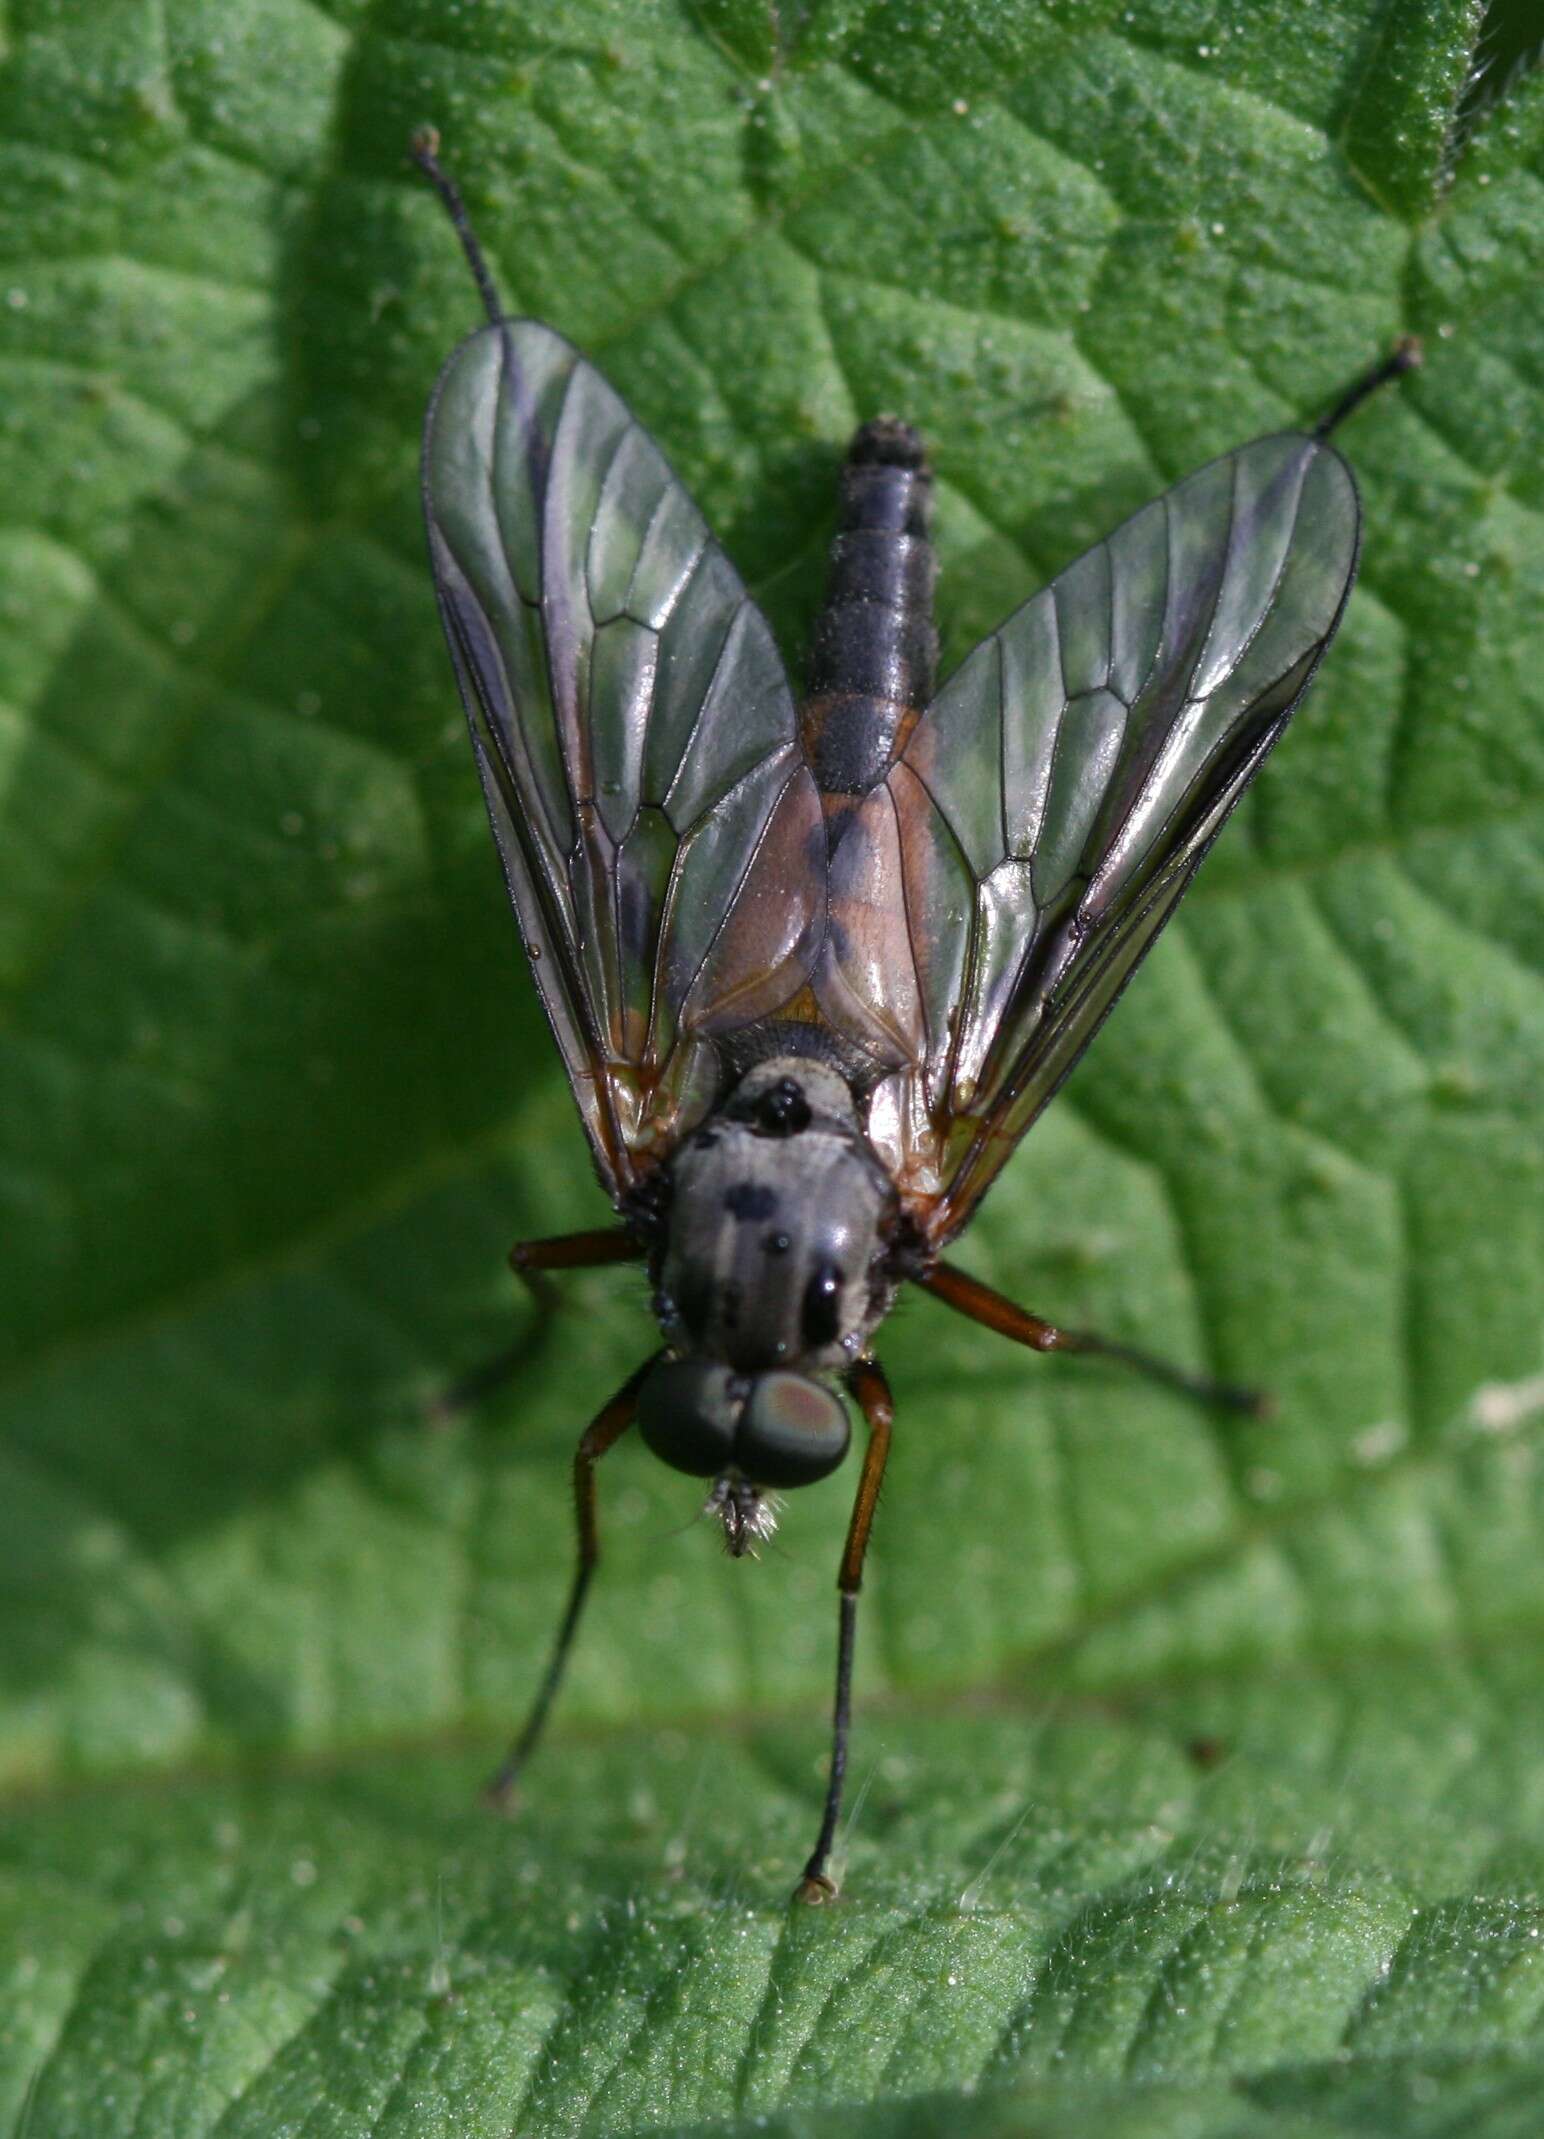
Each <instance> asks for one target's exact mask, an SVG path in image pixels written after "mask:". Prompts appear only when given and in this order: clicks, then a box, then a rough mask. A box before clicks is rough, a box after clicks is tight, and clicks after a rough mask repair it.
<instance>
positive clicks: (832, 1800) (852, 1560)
mask: <svg viewBox="0 0 1544 2139" xmlns="http://www.w3.org/2000/svg"><path fill="white" fill-rule="evenodd" d="M847 1386H848V1388H849V1389H850V1390H851V1391H852V1393H853V1396H854V1397H855V1398H856V1400H857V1403H858V1407H859V1409H860V1410H861V1411H862V1413H863V1416H864V1418H865V1419H866V1420H867V1421H868V1430H869V1440H868V1447H867V1448H866V1449H865V1451H864V1455H863V1475H862V1477H861V1478H860V1479H859V1480H858V1493H857V1498H856V1499H855V1500H854V1502H853V1506H852V1520H851V1522H850V1523H849V1524H848V1526H847V1544H846V1547H845V1549H844V1550H843V1553H842V1564H841V1569H840V1571H839V1573H838V1575H837V1578H836V1583H837V1591H838V1618H837V1637H836V1705H835V1711H834V1714H833V1716H832V1723H831V1771H830V1775H829V1778H828V1780H827V1782H826V1805H825V1811H824V1813H823V1815H822V1817H821V1822H820V1834H819V1836H818V1838H817V1840H816V1843H815V1847H814V1849H813V1850H812V1851H811V1852H810V1860H809V1862H808V1864H806V1865H805V1867H804V1875H803V1877H802V1878H801V1879H800V1881H799V1884H798V1885H797V1886H796V1887H795V1889H794V1896H793V1898H794V1900H795V1901H809V1902H824V1901H834V1900H835V1899H836V1881H835V1880H834V1879H833V1878H832V1877H831V1872H830V1863H831V1849H832V1845H833V1844H834V1843H835V1840H836V1823H837V1821H838V1819H839V1818H840V1817H841V1811H842V1785H843V1783H844V1782H845V1781H846V1777H847V1731H848V1725H849V1723H850V1722H851V1719H852V1660H853V1652H854V1650H855V1648H856V1646H857V1637H858V1592H859V1590H860V1589H861V1588H862V1586H863V1559H864V1555H865V1553H866V1552H867V1551H868V1541H869V1531H870V1530H871V1529H872V1528H873V1524H874V1509H875V1507H876V1506H877V1504H878V1501H879V1486H880V1481H881V1480H882V1479H883V1477H884V1474H885V1463H886V1460H887V1459H888V1457H889V1454H890V1424H891V1421H892V1419H893V1418H894V1416H895V1407H894V1405H893V1404H892V1402H891V1400H890V1384H889V1383H888V1382H887V1381H886V1380H885V1375H884V1369H883V1368H882V1367H881V1366H880V1365H879V1363H878V1361H877V1360H873V1359H864V1360H860V1361H859V1362H858V1364H857V1366H855V1367H854V1368H853V1369H852V1371H851V1373H850V1374H849V1375H848V1377H847Z"/></svg>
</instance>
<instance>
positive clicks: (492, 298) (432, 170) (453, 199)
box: [408, 126, 506, 327]
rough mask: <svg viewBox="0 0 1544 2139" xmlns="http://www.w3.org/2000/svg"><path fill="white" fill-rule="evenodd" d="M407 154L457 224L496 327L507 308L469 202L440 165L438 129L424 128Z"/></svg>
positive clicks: (478, 289)
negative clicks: (504, 305)
mask: <svg viewBox="0 0 1544 2139" xmlns="http://www.w3.org/2000/svg"><path fill="white" fill-rule="evenodd" d="M408 152H409V154H410V155H411V156H412V159H413V161H414V163H416V164H417V166H418V168H419V170H420V171H422V172H423V174H424V176H425V178H427V179H428V181H429V183H430V185H431V186H433V188H434V190H435V192H436V193H437V194H438V195H439V197H440V199H441V200H442V201H443V202H444V204H445V213H446V214H447V215H448V216H449V217H450V220H451V222H452V223H453V224H454V225H455V230H456V236H457V237H458V238H459V239H460V240H461V250H462V251H463V252H464V253H465V254H466V264H467V266H468V267H469V268H470V269H471V270H472V279H473V281H474V282H475V283H476V284H477V294H478V295H479V296H480V297H481V299H482V301H483V310H484V311H485V312H486V313H487V315H488V317H489V319H490V320H491V321H492V323H493V325H494V326H495V327H497V326H498V325H499V324H500V323H501V322H502V321H503V319H504V318H505V316H506V315H505V312H504V307H503V306H502V305H501V304H500V303H499V293H498V289H497V287H496V286H495V284H494V280H493V275H492V272H491V270H490V269H489V266H488V258H487V255H486V254H485V253H484V251H483V249H482V247H481V246H480V245H479V244H478V242H477V233H476V231H475V230H473V228H472V219H471V217H470V216H469V215H468V214H467V212H466V202H465V201H464V200H463V199H462V198H461V189H460V187H459V186H458V185H457V184H456V181H455V180H454V179H453V178H452V177H451V175H450V173H449V172H448V171H447V170H446V169H445V168H444V166H443V165H442V164H441V162H440V134H439V128H438V127H436V126H421V127H420V128H419V129H418V132H417V133H416V134H415V135H414V136H413V138H412V141H411V142H410V143H409V144H408Z"/></svg>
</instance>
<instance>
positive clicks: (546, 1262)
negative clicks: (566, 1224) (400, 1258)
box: [429, 1226, 646, 1426]
mask: <svg viewBox="0 0 1544 2139" xmlns="http://www.w3.org/2000/svg"><path fill="white" fill-rule="evenodd" d="M645 1252H646V1251H645V1249H644V1247H643V1244H642V1242H641V1241H640V1240H639V1239H638V1238H637V1236H636V1235H635V1234H633V1233H630V1232H629V1231H628V1229H627V1227H626V1226H597V1227H596V1228H595V1229H594V1230H593V1231H591V1232H588V1233H557V1234H554V1236H553V1237H552V1239H551V1240H517V1241H516V1242H515V1245H514V1246H513V1247H512V1248H511V1249H510V1251H509V1267H510V1269H511V1270H513V1271H514V1273H515V1276H516V1277H517V1278H519V1280H520V1282H521V1284H522V1285H523V1286H524V1287H525V1289H526V1291H527V1292H528V1293H529V1294H530V1295H531V1298H532V1300H533V1301H534V1303H535V1305H536V1308H537V1319H536V1322H535V1324H534V1325H533V1326H532V1327H531V1328H530V1329H528V1330H526V1331H525V1332H524V1333H523V1334H522V1335H521V1336H519V1337H517V1338H516V1340H515V1342H514V1343H513V1344H510V1345H506V1346H505V1348H504V1350H503V1351H502V1352H496V1353H495V1354H494V1356H493V1357H492V1358H491V1359H485V1360H484V1361H483V1363H482V1365H481V1366H477V1367H473V1369H472V1370H471V1372H470V1373H469V1374H463V1375H462V1377H461V1379H460V1380H459V1381H456V1382H453V1383H452V1384H451V1386H450V1387H449V1388H448V1389H446V1390H444V1391H443V1392H442V1393H441V1394H440V1395H439V1396H437V1397H436V1398H435V1399H434V1401H433V1402H432V1404H431V1405H430V1407H429V1413H430V1416H431V1418H432V1419H433V1420H434V1422H435V1424H436V1425H437V1426H444V1425H448V1424H449V1423H450V1421H451V1420H452V1419H455V1418H459V1417H460V1415H461V1414H462V1412H464V1411H470V1410H472V1409H473V1407H474V1406H475V1405H477V1404H480V1403H481V1402H482V1401H483V1399H484V1398H485V1397H488V1396H491V1395H492V1394H493V1392H494V1391H495V1390H496V1389H501V1388H502V1387H503V1386H504V1384H505V1383H506V1382H507V1381H510V1380H512V1379H513V1378H514V1376H515V1375H516V1374H518V1373H519V1371H520V1369H521V1367H522V1366H524V1364H525V1363H526V1361H527V1360H528V1359H529V1358H530V1356H531V1353H532V1350H533V1349H534V1348H535V1346H536V1345H538V1344H539V1343H540V1342H541V1339H542V1337H543V1335H544V1334H545V1332H546V1327H547V1321H546V1318H547V1317H548V1316H549V1315H551V1314H553V1313H554V1312H555V1311H556V1309H557V1308H558V1306H559V1305H560V1304H561V1303H560V1298H559V1294H558V1289H557V1287H556V1286H555V1285H554V1284H552V1283H551V1282H550V1280H549V1278H548V1276H547V1272H548V1271H550V1270H597V1269H599V1268H600V1267H601V1266H602V1264H605V1263H631V1262H637V1261H638V1260H639V1259H640V1258H641V1257H642V1256H643V1255H644V1253H645Z"/></svg>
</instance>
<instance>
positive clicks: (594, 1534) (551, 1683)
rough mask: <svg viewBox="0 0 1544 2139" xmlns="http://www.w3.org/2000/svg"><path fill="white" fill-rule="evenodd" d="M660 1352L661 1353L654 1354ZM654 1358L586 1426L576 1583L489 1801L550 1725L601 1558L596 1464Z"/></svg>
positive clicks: (623, 1426)
mask: <svg viewBox="0 0 1544 2139" xmlns="http://www.w3.org/2000/svg"><path fill="white" fill-rule="evenodd" d="M658 1356H659V1355H658V1354H657V1353H656V1354H655V1355H654V1358H657V1357H658ZM654 1358H650V1359H646V1360H645V1361H644V1363H643V1365H642V1366H641V1367H639V1368H638V1370H637V1371H636V1373H633V1374H629V1376H628V1377H627V1379H626V1381H625V1382H623V1384H622V1386H621V1388H620V1389H618V1391H617V1393H616V1395H615V1396H614V1397H612V1399H611V1401H610V1403H609V1404H607V1405H606V1406H605V1408H604V1410H602V1411H600V1412H598V1413H597V1414H596V1416H595V1418H594V1419H593V1420H592V1421H591V1422H590V1424H589V1425H588V1426H587V1427H586V1428H585V1429H584V1432H583V1434H582V1435H581V1436H580V1439H579V1446H578V1448H577V1449H576V1450H575V1452H574V1513H575V1517H576V1521H577V1526H578V1535H579V1558H578V1564H577V1565H576V1566H575V1568H574V1580H573V1586H572V1588H571V1589H570V1590H569V1593H568V1605H567V1608H566V1610H565V1611H564V1613H563V1621H562V1624H561V1625H560V1626H559V1628H558V1637H557V1640H556V1641H555V1642H554V1643H553V1645H552V1655H551V1657H550V1659H549V1660H548V1664H547V1669H546V1672H545V1674H544V1676H543V1678H542V1682H541V1685H540V1687H539V1688H538V1690H537V1694H536V1699H535V1700H534V1701H533V1702H532V1704H531V1713H530V1714H529V1715H528V1716H527V1717H526V1719H525V1723H524V1726H523V1727H522V1729H521V1731H520V1735H519V1736H518V1737H517V1738H516V1740H515V1742H514V1744H513V1745H512V1746H511V1747H510V1749H509V1751H508V1752H507V1753H506V1754H505V1756H504V1759H503V1763H502V1765H501V1766H500V1767H499V1769H498V1772H497V1773H496V1774H495V1775H494V1776H493V1777H492V1778H491V1779H490V1781H489V1783H488V1788H487V1792H486V1795H487V1798H488V1802H489V1803H490V1804H493V1805H499V1806H504V1805H507V1804H508V1803H509V1799H510V1794H511V1792H512V1791H513V1789H514V1787H515V1784H516V1782H517V1781H518V1780H519V1777H520V1771H521V1769H522V1768H523V1767H524V1766H525V1764H526V1762H527V1761H528V1760H529V1759H530V1757H531V1755H532V1753H534V1752H535V1750H536V1746H537V1743H538V1741H539V1739H540V1738H541V1734H542V1732H543V1730H544V1729H545V1728H546V1723H547V1716H548V1713H549V1711H550V1710H551V1707H552V1703H553V1701H554V1699H555V1698H556V1695H557V1690H558V1688H559V1686H561V1685H562V1683H563V1673H564V1672H565V1671H566V1670H567V1668H568V1655H569V1651H570V1650H571V1649H572V1647H573V1645H574V1635H575V1633H576V1632H577V1631H578V1627H579V1618H580V1614H581V1613H582V1612H583V1610H584V1600H585V1594H586V1592H587V1591H588V1589H589V1586H590V1577H591V1575H593V1574H594V1572H595V1568H596V1564H597V1562H598V1561H599V1559H600V1536H599V1532H598V1530H597V1527H596V1521H595V1466H596V1464H597V1463H598V1462H599V1461H600V1459H601V1457H602V1456H603V1455H604V1454H605V1453H606V1451H607V1449H608V1448H611V1447H612V1446H614V1444H615V1443H616V1442H617V1441H619V1440H620V1439H621V1438H622V1435H623V1434H624V1433H626V1431H627V1429H628V1427H629V1426H631V1424H632V1423H633V1417H634V1414H635V1413H636V1411H637V1409H638V1390H639V1388H640V1386H641V1385H642V1382H643V1378H644V1376H645V1375H646V1374H647V1373H648V1371H649V1369H650V1367H652V1366H653V1364H654Z"/></svg>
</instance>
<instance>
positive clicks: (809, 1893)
mask: <svg viewBox="0 0 1544 2139" xmlns="http://www.w3.org/2000/svg"><path fill="white" fill-rule="evenodd" d="M838 1891H839V1889H838V1887H837V1884H836V1881H835V1880H834V1879H831V1878H828V1877H827V1875H826V1874H825V1873H824V1872H806V1873H805V1874H804V1877H803V1878H802V1879H801V1880H800V1881H799V1884H798V1885H797V1886H796V1887H795V1888H794V1890H793V1898H794V1900H795V1901H807V1902H808V1903H809V1905H810V1907H811V1908H812V1909H821V1908H824V1907H825V1905H826V1903H827V1902H830V1901H835V1899H836V1897H837V1893H838Z"/></svg>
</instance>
